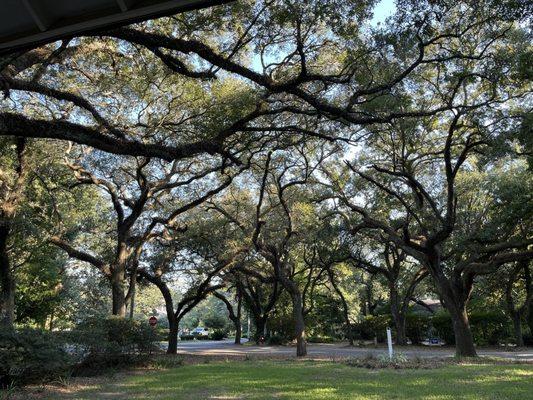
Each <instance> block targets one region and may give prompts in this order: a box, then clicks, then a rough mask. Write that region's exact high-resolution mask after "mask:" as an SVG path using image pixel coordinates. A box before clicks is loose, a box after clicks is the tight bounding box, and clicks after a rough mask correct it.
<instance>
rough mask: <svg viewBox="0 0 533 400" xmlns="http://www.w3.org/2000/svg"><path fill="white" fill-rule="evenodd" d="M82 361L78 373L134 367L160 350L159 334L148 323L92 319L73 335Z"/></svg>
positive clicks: (82, 324)
mask: <svg viewBox="0 0 533 400" xmlns="http://www.w3.org/2000/svg"><path fill="white" fill-rule="evenodd" d="M70 340H71V342H72V343H73V344H74V345H75V351H76V352H77V353H78V354H79V356H80V358H81V362H80V363H79V364H78V365H77V366H76V373H81V374H86V373H91V372H92V371H96V370H98V369H100V368H108V367H116V366H120V365H126V364H131V363H134V362H136V361H138V360H139V357H140V356H146V355H147V354H151V353H152V351H154V350H155V349H156V346H155V341H156V340H157V334H156V332H155V331H154V329H153V328H151V327H150V326H149V325H148V324H144V323H141V322H139V321H135V320H128V319H124V318H118V317H108V318H104V319H102V318H90V319H87V320H85V321H83V322H82V323H80V324H79V325H78V326H76V328H75V329H74V330H72V332H71V334H70Z"/></svg>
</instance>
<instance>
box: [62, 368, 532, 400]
mask: <svg viewBox="0 0 533 400" xmlns="http://www.w3.org/2000/svg"><path fill="white" fill-rule="evenodd" d="M99 390H100V391H99ZM99 390H90V391H89V392H90V393H91V395H89V396H88V398H90V399H99V398H105V397H100V396H99V394H104V393H116V392H121V396H120V397H117V398H118V399H143V398H155V399H158V400H164V399H172V400H181V399H183V400H187V399H195V400H197V399H228V400H230V399H247V400H261V399H281V400H298V399H306V400H327V399H350V400H378V399H384V398H386V399H391V400H407V399H409V400H497V399H498V400H499V399H502V400H503V399H505V400H518V399H520V400H525V399H527V398H532V396H531V393H533V365H479V364H477V365H476V364H471V365H454V366H448V367H443V368H438V369H431V370H421V369H420V370H407V369H406V370H387V369H385V370H368V369H362V368H354V367H349V366H346V365H344V364H336V363H328V362H294V361H246V362H220V363H217V362H212V363H209V364H198V365H185V366H180V367H175V368H172V369H169V370H164V371H157V372H155V371H154V372H148V373H146V374H145V375H135V376H130V377H125V378H124V379H121V381H120V382H117V383H116V384H114V385H111V386H110V385H107V386H106V387H102V388H100V389H99ZM89 392H87V391H84V393H80V397H73V398H77V399H81V398H85V397H81V396H84V395H88V393H89ZM528 396H529V397H528Z"/></svg>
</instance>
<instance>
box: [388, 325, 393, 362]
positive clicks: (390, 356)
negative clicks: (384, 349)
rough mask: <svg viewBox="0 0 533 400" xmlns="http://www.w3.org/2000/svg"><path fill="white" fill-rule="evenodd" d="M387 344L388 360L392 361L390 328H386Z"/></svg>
mask: <svg viewBox="0 0 533 400" xmlns="http://www.w3.org/2000/svg"><path fill="white" fill-rule="evenodd" d="M387 344H388V345H389V359H391V360H392V356H393V352H392V335H391V332H390V328H387Z"/></svg>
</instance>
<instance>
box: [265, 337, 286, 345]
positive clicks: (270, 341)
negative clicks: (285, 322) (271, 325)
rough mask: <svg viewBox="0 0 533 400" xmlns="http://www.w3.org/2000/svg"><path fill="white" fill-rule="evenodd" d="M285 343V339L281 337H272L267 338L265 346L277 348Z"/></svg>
mask: <svg viewBox="0 0 533 400" xmlns="http://www.w3.org/2000/svg"><path fill="white" fill-rule="evenodd" d="M285 343H287V338H286V337H285V336H283V335H272V336H270V337H268V338H267V344H269V345H271V346H279V345H282V344H285Z"/></svg>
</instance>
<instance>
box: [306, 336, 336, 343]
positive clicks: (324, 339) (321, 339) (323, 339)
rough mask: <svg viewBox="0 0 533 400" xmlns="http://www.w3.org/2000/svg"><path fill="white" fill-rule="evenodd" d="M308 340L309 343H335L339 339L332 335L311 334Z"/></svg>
mask: <svg viewBox="0 0 533 400" xmlns="http://www.w3.org/2000/svg"><path fill="white" fill-rule="evenodd" d="M307 341H308V342H309V343H335V342H337V339H336V338H334V337H332V336H310V337H309V338H308V339H307Z"/></svg>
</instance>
